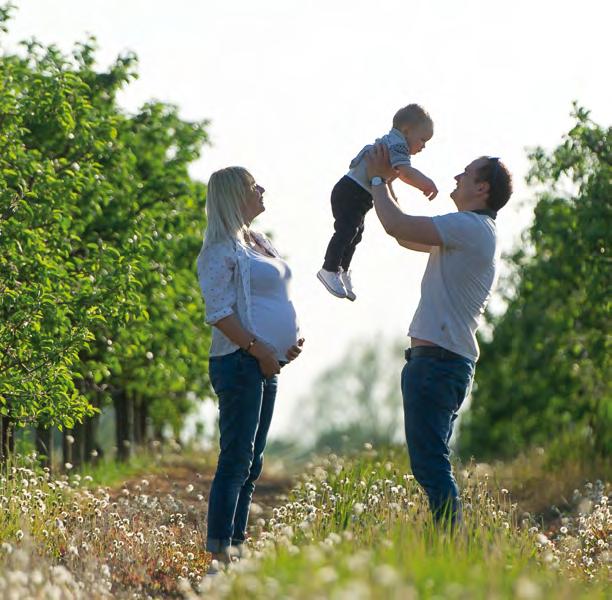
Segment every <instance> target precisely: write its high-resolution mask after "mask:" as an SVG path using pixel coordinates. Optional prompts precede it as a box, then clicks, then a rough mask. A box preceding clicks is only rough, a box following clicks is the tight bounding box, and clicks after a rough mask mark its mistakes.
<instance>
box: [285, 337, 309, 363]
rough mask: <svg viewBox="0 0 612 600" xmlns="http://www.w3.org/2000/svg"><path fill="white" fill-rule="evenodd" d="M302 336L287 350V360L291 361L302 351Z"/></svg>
mask: <svg viewBox="0 0 612 600" xmlns="http://www.w3.org/2000/svg"><path fill="white" fill-rule="evenodd" d="M304 341H305V340H304V338H300V339H299V340H298V341H297V342H296V343H295V344H294V345H293V346H291V348H289V350H287V354H286V355H285V356H286V357H287V360H288V361H289V362H291V361H292V360H295V359H296V358H297V357H298V356H299V355H300V354H301V352H302V346H303V345H304Z"/></svg>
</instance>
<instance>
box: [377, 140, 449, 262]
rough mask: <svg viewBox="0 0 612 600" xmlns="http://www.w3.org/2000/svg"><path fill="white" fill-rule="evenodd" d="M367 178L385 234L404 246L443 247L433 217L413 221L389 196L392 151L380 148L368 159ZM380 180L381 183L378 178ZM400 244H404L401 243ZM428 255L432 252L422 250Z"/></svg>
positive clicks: (381, 146) (382, 146) (416, 218)
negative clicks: (386, 181)
mask: <svg viewBox="0 0 612 600" xmlns="http://www.w3.org/2000/svg"><path fill="white" fill-rule="evenodd" d="M366 164H367V168H368V178H369V179H370V182H371V184H372V197H373V199H374V208H375V209H376V214H377V215H378V218H379V219H380V222H381V223H382V226H383V227H384V229H385V231H386V232H387V233H388V234H389V235H390V236H392V237H394V238H396V239H397V240H398V243H400V244H401V245H402V246H405V247H406V248H410V249H412V250H416V249H417V248H411V247H410V246H408V245H405V244H402V242H405V243H406V244H418V245H419V246H421V247H422V246H427V247H429V246H440V245H442V239H441V238H440V234H439V233H438V230H437V229H436V226H435V225H434V223H433V219H432V218H431V217H414V216H412V215H407V214H406V213H404V212H402V210H401V209H400V207H399V206H398V205H397V204H396V203H395V202H393V200H392V199H391V197H390V196H389V192H388V190H387V186H386V185H385V182H384V180H386V179H387V178H391V177H392V176H393V168H392V167H391V165H390V163H389V151H388V150H387V148H386V147H385V146H384V145H383V144H377V145H376V146H375V147H374V148H373V149H372V150H370V152H368V154H367V155H366ZM377 177H378V178H380V181H378V180H377V179H375V178H377ZM400 240H401V241H400ZM419 250H420V251H425V252H428V251H429V250H424V249H423V250H421V249H420V248H419Z"/></svg>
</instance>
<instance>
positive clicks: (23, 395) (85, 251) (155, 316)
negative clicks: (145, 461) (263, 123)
mask: <svg viewBox="0 0 612 600" xmlns="http://www.w3.org/2000/svg"><path fill="white" fill-rule="evenodd" d="M9 16H10V7H4V8H0V25H2V28H3V31H4V32H6V25H7V22H8V20H9ZM22 48H23V51H21V52H19V53H17V54H5V55H4V56H2V58H1V59H0V90H1V91H0V413H1V414H2V421H1V423H2V449H3V451H5V450H6V449H7V448H9V449H10V446H11V431H12V429H13V427H14V426H15V425H17V426H19V425H32V426H35V427H36V428H37V429H38V433H39V442H40V445H41V448H42V449H43V450H46V452H45V453H48V452H49V451H50V448H51V446H52V444H51V443H50V434H49V432H50V431H51V430H52V428H54V427H59V428H60V429H63V430H72V431H71V436H72V437H74V438H76V451H75V453H74V454H75V457H74V459H73V460H75V461H77V460H78V457H79V456H80V457H81V459H83V460H85V459H86V458H87V457H88V456H89V454H90V451H91V450H92V449H93V448H94V447H95V445H96V440H95V427H96V425H95V424H96V415H97V414H98V413H99V411H100V409H102V408H103V407H104V406H106V405H109V404H113V405H114V407H115V414H116V420H117V434H118V437H117V446H118V451H119V454H120V456H122V457H126V456H127V455H129V453H130V450H131V448H132V447H133V446H134V443H136V442H138V441H144V438H145V437H146V435H147V431H149V430H151V429H153V430H154V431H156V432H158V433H159V432H160V431H161V430H162V428H163V427H164V426H166V425H169V426H171V427H172V428H173V429H174V430H175V431H177V432H178V430H179V429H180V427H181V423H182V419H183V417H184V415H185V414H186V413H187V411H188V410H189V408H190V406H191V403H192V401H193V400H192V399H193V398H196V397H199V396H202V395H204V394H206V392H207V390H208V385H209V384H208V379H207V372H206V353H207V349H208V340H207V336H208V335H209V332H208V331H207V329H205V328H204V327H203V311H202V306H201V302H200V294H199V289H198V287H197V280H196V277H195V272H194V260H195V257H196V255H197V252H198V248H199V246H200V244H201V232H202V229H203V227H204V225H205V223H204V210H203V204H204V202H203V201H204V196H205V187H204V186H203V184H201V183H198V182H196V181H193V180H192V179H191V177H190V176H189V173H188V165H189V163H191V162H192V161H193V160H195V159H196V158H197V157H198V156H199V153H200V151H201V148H202V146H203V144H204V143H206V141H207V134H206V125H207V123H206V122H198V123H190V122H186V121H184V120H182V119H181V118H180V117H179V115H178V112H177V109H176V108H175V107H174V106H170V105H167V104H164V103H161V102H150V103H148V104H146V105H144V106H143V107H142V108H141V109H140V110H139V111H138V112H137V114H133V115H130V114H127V113H125V112H124V111H123V110H121V109H120V108H119V107H118V105H117V100H116V98H117V94H118V92H119V91H120V90H121V89H123V88H124V87H125V86H126V85H128V84H129V82H130V81H131V80H133V79H134V78H135V77H136V70H135V69H136V59H135V57H134V56H133V55H131V54H127V55H125V56H120V57H119V58H118V59H117V60H116V61H115V62H114V64H112V65H111V66H110V67H109V68H108V69H107V70H104V71H99V70H96V68H95V42H94V40H93V39H89V40H88V41H87V42H86V43H82V44H78V45H77V46H76V47H75V49H74V51H73V53H72V55H71V56H66V55H64V54H62V53H61V52H60V51H59V50H58V49H57V48H55V47H53V46H49V47H45V46H43V45H41V44H39V43H37V42H35V41H30V42H27V43H23V44H22ZM147 424H149V425H148V426H147ZM70 439H72V438H70Z"/></svg>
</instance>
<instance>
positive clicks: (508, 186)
mask: <svg viewBox="0 0 612 600" xmlns="http://www.w3.org/2000/svg"><path fill="white" fill-rule="evenodd" d="M480 158H483V159H485V160H486V163H484V164H483V165H482V166H481V167H479V168H478V171H477V172H476V181H486V182H487V183H488V184H489V197H488V198H487V206H488V207H489V208H490V209H491V210H499V209H500V208H503V207H504V206H506V204H507V202H508V200H510V196H511V195H512V175H510V171H508V168H507V167H506V165H505V164H504V163H503V162H502V161H501V160H499V158H497V157H492V156H481V157H480Z"/></svg>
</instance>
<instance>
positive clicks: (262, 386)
mask: <svg viewBox="0 0 612 600" xmlns="http://www.w3.org/2000/svg"><path fill="white" fill-rule="evenodd" d="M209 375H210V381H211V383H212V386H213V389H214V390H215V393H216V394H217V396H218V398H219V429H220V433H221V437H220V448H221V450H220V453H219V462H218V464H217V471H216V473H215V478H214V480H213V483H212V487H211V489H210V497H209V499H208V533H207V539H206V549H207V550H208V551H209V552H223V551H224V550H225V549H226V548H227V547H228V546H230V545H238V544H241V543H242V542H244V540H245V537H246V528H247V521H248V518H249V509H250V507H251V499H252V497H253V490H254V489H255V481H256V480H257V478H258V477H259V475H260V474H261V469H262V467H263V452H264V448H265V446H266V438H267V436H268V429H269V428H270V421H271V420H272V413H273V412H274V400H275V398H276V387H277V377H276V376H274V377H270V378H268V379H266V378H265V377H264V376H263V374H262V372H261V369H260V368H259V363H258V362H257V359H255V358H254V357H253V356H251V355H250V354H247V353H246V352H244V351H243V350H237V351H236V352H233V353H232V354H227V355H225V356H215V357H211V358H210V363H209Z"/></svg>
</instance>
